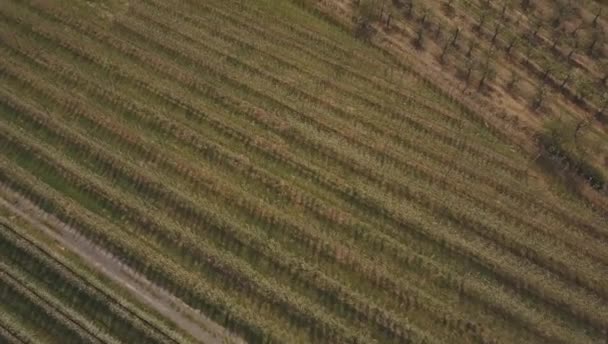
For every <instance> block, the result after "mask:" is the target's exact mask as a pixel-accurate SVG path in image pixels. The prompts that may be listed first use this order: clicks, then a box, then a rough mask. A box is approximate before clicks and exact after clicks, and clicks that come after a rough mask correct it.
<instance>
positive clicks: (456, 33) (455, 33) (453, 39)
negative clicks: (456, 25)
mask: <svg viewBox="0 0 608 344" xmlns="http://www.w3.org/2000/svg"><path fill="white" fill-rule="evenodd" d="M458 34H460V29H456V32H454V38H452V43H451V44H452V45H454V46H455V45H456V40H457V39H458Z"/></svg>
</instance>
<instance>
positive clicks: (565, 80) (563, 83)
mask: <svg viewBox="0 0 608 344" xmlns="http://www.w3.org/2000/svg"><path fill="white" fill-rule="evenodd" d="M568 81H570V75H567V76H566V78H565V79H564V81H562V84H561V85H560V86H559V88H560V89H563V88H564V86H566V84H567V83H568Z"/></svg>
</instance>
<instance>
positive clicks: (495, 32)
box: [492, 28, 498, 45]
mask: <svg viewBox="0 0 608 344" xmlns="http://www.w3.org/2000/svg"><path fill="white" fill-rule="evenodd" d="M496 36H498V28H496V30H494V35H493V36H492V45H494V44H496Z"/></svg>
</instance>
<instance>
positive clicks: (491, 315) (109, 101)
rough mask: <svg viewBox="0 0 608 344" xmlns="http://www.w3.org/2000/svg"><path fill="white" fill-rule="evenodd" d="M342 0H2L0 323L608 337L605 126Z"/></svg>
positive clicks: (240, 333)
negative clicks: (513, 108)
mask: <svg viewBox="0 0 608 344" xmlns="http://www.w3.org/2000/svg"><path fill="white" fill-rule="evenodd" d="M319 3H320V4H310V3H309V2H308V1H304V0H303V1H293V2H292V1H282V0H256V1H242V0H206V1H195V0H186V1H177V0H168V1H160V0H135V1H128V2H127V1H119V0H105V1H38V0H24V1H21V0H4V1H2V2H1V3H0V57H1V58H0V257H1V259H0V342H9V343H197V342H202V343H240V342H250V343H366V344H367V343H425V344H430V343H455V344H458V343H487V344H490V343H564V344H571V343H601V344H605V343H608V251H607V250H606V247H608V246H607V245H608V207H606V204H608V201H607V196H606V186H605V185H604V184H602V183H601V180H602V179H601V178H602V176H603V175H605V170H603V169H602V167H601V157H602V154H604V152H605V151H604V150H603V149H604V148H603V146H601V145H600V146H598V147H597V150H596V151H595V153H593V154H590V155H589V156H592V157H593V158H592V159H591V163H590V164H591V166H593V168H592V169H590V171H599V172H598V174H593V178H591V181H592V182H593V183H592V184H587V183H586V181H585V177H588V175H586V174H585V173H587V172H584V173H583V176H582V177H581V176H577V175H574V176H573V175H571V174H572V173H569V172H568V171H566V172H564V173H563V174H560V173H556V172H555V170H560V168H559V167H558V168H556V167H555V165H556V163H555V162H554V161H555V160H559V159H558V158H556V156H559V154H567V153H564V152H566V151H567V150H568V149H570V148H571V147H570V146H566V145H564V146H563V147H561V148H563V149H564V151H563V152H562V151H559V150H558V152H557V153H555V151H554V150H550V149H549V153H547V152H546V151H545V150H543V149H540V151H538V150H534V149H535V147H536V146H534V144H532V143H530V142H531V141H530V142H528V141H526V140H528V139H529V135H530V133H529V132H528V131H525V132H523V131H522V132H519V131H517V127H513V126H508V129H505V128H507V126H505V123H506V122H507V121H506V120H504V118H503V119H496V121H494V120H490V119H489V118H488V116H487V114H485V113H482V112H483V111H481V109H482V108H481V107H480V108H476V107H471V106H469V103H467V100H465V99H463V98H462V97H460V96H457V95H456V94H455V93H453V92H448V91H446V90H445V87H442V85H438V84H437V83H436V82H437V79H432V78H429V77H427V76H426V74H425V72H426V71H425V70H423V69H421V68H419V66H420V65H419V64H411V63H409V62H408V60H405V58H406V57H404V56H402V55H399V54H395V53H394V51H392V50H389V49H386V47H385V46H382V45H380V44H378V42H376V41H374V39H370V40H371V41H370V40H366V39H362V38H361V37H357V35H356V34H353V30H351V29H350V28H349V27H348V26H344V25H343V20H344V18H346V17H349V16H348V15H349V14H351V13H350V12H349V11H355V9H354V8H351V7H349V6H353V4H352V3H350V2H346V1H345V2H340V1H336V2H335V3H333V4H338V5H340V6H338V7H331V6H329V7H327V6H325V5H323V2H319ZM325 4H326V2H325ZM342 6H344V7H342ZM332 8H333V9H336V8H337V9H338V10H340V11H342V12H340V11H338V12H331V11H332V10H331V9H332ZM340 13H341V14H340ZM345 13H346V14H347V15H346V17H345ZM353 13H354V12H353ZM341 15H342V16H341ZM336 16H337V17H336ZM332 18H333V19H332ZM336 18H337V19H336ZM349 18H350V17H349ZM379 23H381V22H373V21H372V22H371V24H369V25H372V26H373V25H379ZM377 37H379V36H376V38H377ZM400 56H401V57H403V58H404V60H400ZM419 58H420V56H419ZM429 72H431V71H429ZM492 82H494V81H492ZM482 83H483V82H482ZM471 97H472V96H471ZM486 98H487V96H486ZM471 99H473V101H475V99H476V98H473V97H472V98H471ZM591 101H593V104H596V105H594V106H599V105H597V103H598V102H599V98H597V97H596V98H592V99H591V100H590V101H589V102H591ZM469 102H471V101H470V100H469ZM485 102H488V100H487V99H486V100H485ZM484 104H485V103H484ZM556 104H557V103H556ZM559 104H561V103H559ZM559 104H558V105H552V107H551V108H549V109H551V110H550V111H558V110H556V109H558V108H559V106H561V105H559ZM564 104H565V103H564ZM547 106H548V105H547ZM569 109H575V108H574V107H572V108H569ZM536 110H538V109H536ZM536 110H535V111H536ZM572 111H576V110H572ZM544 123H545V122H542V121H540V120H539V121H530V122H529V127H530V128H531V129H530V130H532V131H533V130H539V132H540V130H541V129H540V128H544V127H543V125H544ZM589 123H591V122H589ZM591 125H592V124H589V126H591ZM593 125H594V124H593ZM593 128H594V129H593V130H591V129H589V130H586V131H585V132H584V133H583V134H581V137H583V138H586V140H587V141H583V142H586V143H584V144H588V145H592V144H593V143H594V142H602V139H603V138H604V136H603V135H604V134H605V133H604V132H603V131H602V130H603V129H602V127H599V126H598V127H593ZM584 140H585V139H584ZM573 144H574V145H576V142H574V143H573ZM531 147H532V148H531ZM562 160H563V159H562ZM563 170H566V169H563ZM585 171H587V170H585ZM598 183H599V184H598ZM579 189H581V190H583V191H580V192H579ZM49 219H52V221H51V220H49ZM104 257H105V258H104ZM131 283H141V285H137V286H136V287H133V285H131ZM143 285H145V286H146V287H145V288H144V287H142V286H143Z"/></svg>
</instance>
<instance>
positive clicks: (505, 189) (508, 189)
mask: <svg viewBox="0 0 608 344" xmlns="http://www.w3.org/2000/svg"><path fill="white" fill-rule="evenodd" d="M148 27H150V25H148ZM282 86H283V85H282ZM402 139H403V138H402V137H400V138H399V139H397V140H396V141H401V140H402ZM359 144H360V143H359ZM435 160H437V158H435ZM467 172H468V173H471V172H469V171H467ZM494 177H495V176H494ZM482 180H484V182H488V183H492V180H493V179H492V178H489V177H488V178H485V179H482ZM490 185H491V184H490ZM510 188H512V185H510V186H509V187H507V186H505V187H502V186H499V187H498V190H501V192H511V191H510ZM518 201H520V203H521V199H518ZM562 217H563V216H562Z"/></svg>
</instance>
